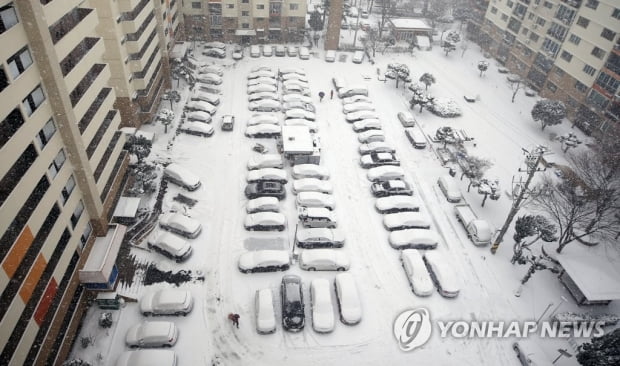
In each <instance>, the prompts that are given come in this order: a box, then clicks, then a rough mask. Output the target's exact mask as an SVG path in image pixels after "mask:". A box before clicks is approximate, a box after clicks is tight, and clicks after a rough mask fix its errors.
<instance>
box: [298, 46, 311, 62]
mask: <svg viewBox="0 0 620 366" xmlns="http://www.w3.org/2000/svg"><path fill="white" fill-rule="evenodd" d="M299 58H300V59H302V60H308V59H309V58H310V50H309V49H308V47H299Z"/></svg>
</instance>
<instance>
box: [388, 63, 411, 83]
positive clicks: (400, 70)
mask: <svg viewBox="0 0 620 366" xmlns="http://www.w3.org/2000/svg"><path fill="white" fill-rule="evenodd" d="M387 69H388V72H389V73H392V74H393V76H394V79H396V88H398V84H399V81H401V80H402V81H403V82H406V81H407V80H410V78H409V67H407V65H405V64H398V63H392V64H388V66H387Z"/></svg>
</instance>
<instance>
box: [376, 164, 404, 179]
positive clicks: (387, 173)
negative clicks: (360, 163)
mask: <svg viewBox="0 0 620 366" xmlns="http://www.w3.org/2000/svg"><path fill="white" fill-rule="evenodd" d="M366 177H367V178H368V180H369V181H371V182H373V183H375V182H386V181H388V180H398V179H403V178H404V177H405V170H404V169H403V168H401V167H399V166H394V165H381V166H378V167H374V168H370V169H368V173H367V174H366Z"/></svg>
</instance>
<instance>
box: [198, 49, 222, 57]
mask: <svg viewBox="0 0 620 366" xmlns="http://www.w3.org/2000/svg"><path fill="white" fill-rule="evenodd" d="M202 54H203V55H205V56H208V57H217V58H226V50H221V49H219V48H209V49H206V50H204V51H202Z"/></svg>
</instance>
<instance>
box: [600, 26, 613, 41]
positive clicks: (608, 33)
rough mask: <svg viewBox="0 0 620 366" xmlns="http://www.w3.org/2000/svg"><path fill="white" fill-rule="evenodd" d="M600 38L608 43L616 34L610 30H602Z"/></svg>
mask: <svg viewBox="0 0 620 366" xmlns="http://www.w3.org/2000/svg"><path fill="white" fill-rule="evenodd" d="M601 37H603V38H605V39H606V40H608V41H613V40H614V37H616V32H614V31H612V30H611V29H607V28H603V31H602V32H601Z"/></svg>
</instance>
